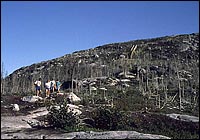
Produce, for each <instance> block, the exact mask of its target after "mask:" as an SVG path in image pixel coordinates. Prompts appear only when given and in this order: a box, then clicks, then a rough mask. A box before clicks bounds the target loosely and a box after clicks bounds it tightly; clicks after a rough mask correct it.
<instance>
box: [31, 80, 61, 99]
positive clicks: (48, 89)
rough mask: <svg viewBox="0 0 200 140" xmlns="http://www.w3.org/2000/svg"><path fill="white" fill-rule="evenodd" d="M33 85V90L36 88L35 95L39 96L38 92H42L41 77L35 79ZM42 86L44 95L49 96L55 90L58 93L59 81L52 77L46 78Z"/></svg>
mask: <svg viewBox="0 0 200 140" xmlns="http://www.w3.org/2000/svg"><path fill="white" fill-rule="evenodd" d="M34 85H35V90H36V96H39V94H41V93H42V90H41V85H42V82H41V78H39V79H38V80H37V81H35V83H34ZM44 87H45V93H46V97H49V96H50V93H52V92H54V91H57V92H58V93H59V92H60V87H61V83H60V81H59V80H58V79H57V80H56V81H55V80H54V79H51V80H47V81H46V82H45V83H44Z"/></svg>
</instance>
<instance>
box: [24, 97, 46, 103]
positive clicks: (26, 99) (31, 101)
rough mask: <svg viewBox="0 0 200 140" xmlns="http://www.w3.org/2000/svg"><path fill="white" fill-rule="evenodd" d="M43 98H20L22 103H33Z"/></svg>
mask: <svg viewBox="0 0 200 140" xmlns="http://www.w3.org/2000/svg"><path fill="white" fill-rule="evenodd" d="M42 99H43V98H42V97H40V96H24V97H23V98H21V100H22V101H24V102H30V103H34V102H36V101H38V100H42Z"/></svg>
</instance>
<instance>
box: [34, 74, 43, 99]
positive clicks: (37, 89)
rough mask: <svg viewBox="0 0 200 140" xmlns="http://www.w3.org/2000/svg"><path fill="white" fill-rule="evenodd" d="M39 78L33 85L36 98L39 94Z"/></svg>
mask: <svg viewBox="0 0 200 140" xmlns="http://www.w3.org/2000/svg"><path fill="white" fill-rule="evenodd" d="M41 84H42V82H41V78H39V79H38V80H37V81H35V83H34V85H35V91H36V96H39V94H41V92H42V91H41Z"/></svg>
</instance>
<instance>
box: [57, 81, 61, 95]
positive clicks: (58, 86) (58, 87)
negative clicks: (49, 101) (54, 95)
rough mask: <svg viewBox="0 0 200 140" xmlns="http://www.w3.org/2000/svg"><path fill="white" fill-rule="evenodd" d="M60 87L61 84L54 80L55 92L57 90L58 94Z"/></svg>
mask: <svg viewBox="0 0 200 140" xmlns="http://www.w3.org/2000/svg"><path fill="white" fill-rule="evenodd" d="M61 85H62V84H61V83H60V81H59V80H58V79H57V80H56V90H57V92H58V93H60V87H61Z"/></svg>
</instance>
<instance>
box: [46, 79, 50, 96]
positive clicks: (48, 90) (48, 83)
mask: <svg viewBox="0 0 200 140" xmlns="http://www.w3.org/2000/svg"><path fill="white" fill-rule="evenodd" d="M50 87H51V82H50V80H48V81H47V82H46V83H45V90H46V97H49V95H50Z"/></svg>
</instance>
